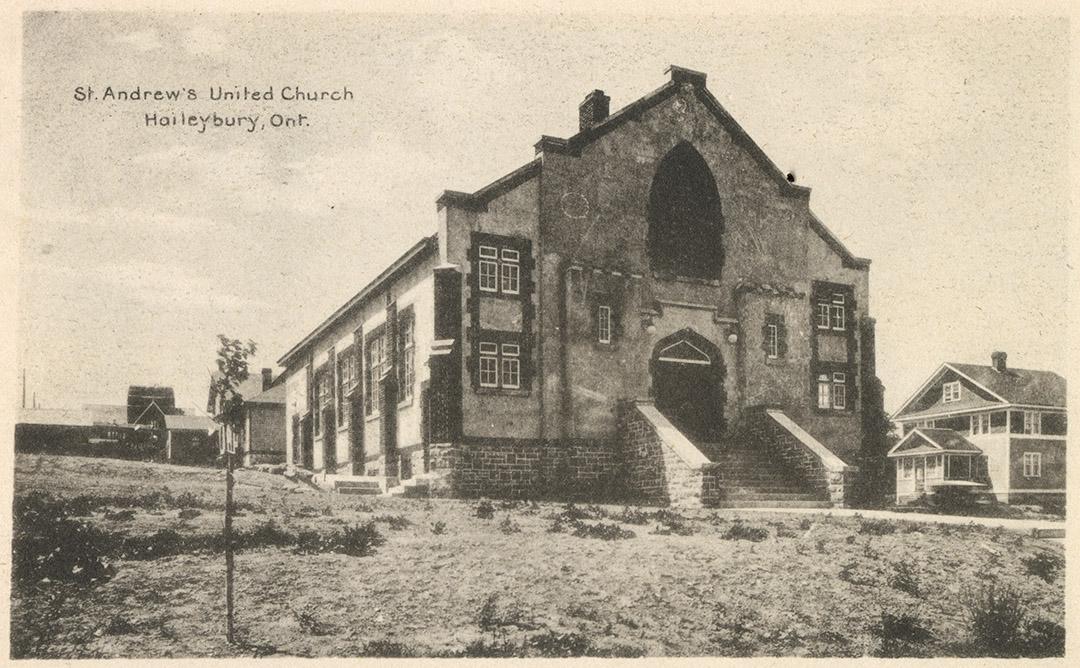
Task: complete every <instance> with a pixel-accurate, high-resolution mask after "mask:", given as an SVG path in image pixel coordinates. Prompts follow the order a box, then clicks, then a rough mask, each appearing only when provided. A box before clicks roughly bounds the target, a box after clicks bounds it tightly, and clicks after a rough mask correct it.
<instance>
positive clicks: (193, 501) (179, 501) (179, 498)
mask: <svg viewBox="0 0 1080 668" xmlns="http://www.w3.org/2000/svg"><path fill="white" fill-rule="evenodd" d="M172 501H173V505H176V506H178V507H180V508H200V507H202V506H203V503H202V499H200V498H199V497H198V496H196V495H195V494H192V493H191V492H181V493H179V494H177V495H176V497H175V498H174V499H173V500H172Z"/></svg>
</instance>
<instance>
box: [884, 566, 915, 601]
mask: <svg viewBox="0 0 1080 668" xmlns="http://www.w3.org/2000/svg"><path fill="white" fill-rule="evenodd" d="M889 586H890V587H892V588H893V589H897V590H899V591H902V592H904V593H907V594H910V595H912V596H914V597H916V598H918V597H919V595H920V593H921V590H920V588H919V578H918V574H917V573H916V572H915V568H914V567H912V565H911V564H910V563H908V562H906V561H899V562H897V563H895V564H893V568H892V573H890V574H889Z"/></svg>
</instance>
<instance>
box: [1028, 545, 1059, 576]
mask: <svg viewBox="0 0 1080 668" xmlns="http://www.w3.org/2000/svg"><path fill="white" fill-rule="evenodd" d="M1024 567H1025V568H1026V569H1027V574H1028V575H1034V576H1036V577H1039V578H1042V579H1043V580H1044V581H1046V582H1053V581H1054V580H1055V579H1056V578H1057V574H1058V572H1060V571H1061V569H1062V568H1064V567H1065V562H1064V561H1063V560H1062V559H1061V557H1059V556H1057V555H1056V554H1051V553H1049V552H1040V553H1038V554H1035V555H1032V556H1030V557H1027V558H1025V559H1024Z"/></svg>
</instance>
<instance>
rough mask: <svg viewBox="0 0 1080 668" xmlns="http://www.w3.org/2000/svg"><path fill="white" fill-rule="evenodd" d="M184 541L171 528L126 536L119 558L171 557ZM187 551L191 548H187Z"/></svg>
mask: <svg viewBox="0 0 1080 668" xmlns="http://www.w3.org/2000/svg"><path fill="white" fill-rule="evenodd" d="M184 542H185V541H184V538H183V536H181V535H180V534H178V533H177V532H175V531H173V530H172V529H158V530H157V531H155V532H154V533H152V534H150V535H138V536H127V537H126V538H125V539H124V540H123V543H122V547H121V548H120V558H121V559H131V560H143V559H159V558H161V557H171V556H173V555H176V554H180V553H181V552H182V551H183V548H184ZM192 542H194V541H192ZM192 547H194V546H192ZM189 551H193V550H192V549H190V548H189Z"/></svg>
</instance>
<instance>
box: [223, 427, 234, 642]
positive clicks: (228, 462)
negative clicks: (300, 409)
mask: <svg viewBox="0 0 1080 668" xmlns="http://www.w3.org/2000/svg"><path fill="white" fill-rule="evenodd" d="M223 431H224V430H223ZM225 436H226V439H229V437H230V436H231V434H228V433H226V435H225ZM230 441H231V439H229V440H227V441H226V443H225V639H226V640H227V641H228V642H229V644H230V645H232V644H234V643H235V642H236V637H235V635H234V632H233V568H234V567H233V530H232V520H233V453H234V451H235V450H236V446H235V444H233V443H231V442H230Z"/></svg>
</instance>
